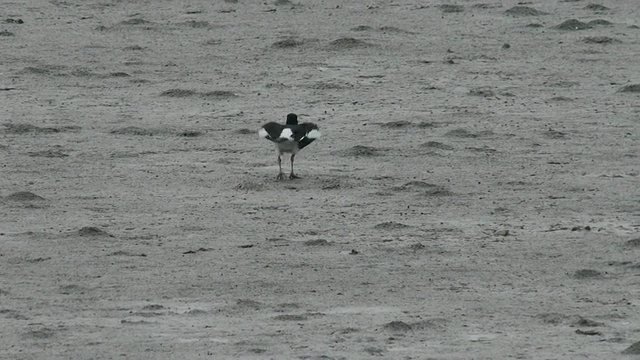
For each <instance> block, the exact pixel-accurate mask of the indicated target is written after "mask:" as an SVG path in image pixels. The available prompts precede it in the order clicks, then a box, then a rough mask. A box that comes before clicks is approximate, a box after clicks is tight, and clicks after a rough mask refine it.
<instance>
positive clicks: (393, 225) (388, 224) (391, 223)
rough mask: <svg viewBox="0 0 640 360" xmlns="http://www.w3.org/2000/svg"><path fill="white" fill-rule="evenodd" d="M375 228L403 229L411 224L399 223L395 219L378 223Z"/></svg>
mask: <svg viewBox="0 0 640 360" xmlns="http://www.w3.org/2000/svg"><path fill="white" fill-rule="evenodd" d="M373 228H374V229H376V230H402V229H408V228H411V226H409V225H405V224H402V223H398V222H395V221H387V222H383V223H380V224H377V225H375V226H374V227H373Z"/></svg>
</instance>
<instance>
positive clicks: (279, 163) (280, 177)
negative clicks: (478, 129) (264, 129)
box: [276, 153, 284, 180]
mask: <svg viewBox="0 0 640 360" xmlns="http://www.w3.org/2000/svg"><path fill="white" fill-rule="evenodd" d="M278 168H279V169H280V172H279V173H278V177H277V178H276V180H283V179H284V173H283V172H282V160H281V159H280V153H278Z"/></svg>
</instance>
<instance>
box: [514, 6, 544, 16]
mask: <svg viewBox="0 0 640 360" xmlns="http://www.w3.org/2000/svg"><path fill="white" fill-rule="evenodd" d="M504 13H505V14H507V15H510V16H516V17H519V16H539V15H546V14H547V13H546V12H544V11H539V10H536V9H534V8H531V7H528V6H514V7H512V8H509V9H507V10H505V12H504Z"/></svg>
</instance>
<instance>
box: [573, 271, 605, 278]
mask: <svg viewBox="0 0 640 360" xmlns="http://www.w3.org/2000/svg"><path fill="white" fill-rule="evenodd" d="M573 277H574V278H576V279H600V278H602V273H601V272H600V271H597V270H593V269H580V270H576V272H575V273H574V274H573Z"/></svg>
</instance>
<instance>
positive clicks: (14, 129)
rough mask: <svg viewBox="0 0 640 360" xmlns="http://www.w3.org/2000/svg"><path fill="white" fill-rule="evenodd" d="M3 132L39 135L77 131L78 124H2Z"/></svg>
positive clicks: (78, 128)
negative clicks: (48, 125) (43, 125)
mask: <svg viewBox="0 0 640 360" xmlns="http://www.w3.org/2000/svg"><path fill="white" fill-rule="evenodd" d="M4 127H5V129H4V132H5V133H6V134H13V135H39V134H55V133H61V132H77V131H79V130H80V127H79V126H52V127H41V126H36V125H31V124H4Z"/></svg>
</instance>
